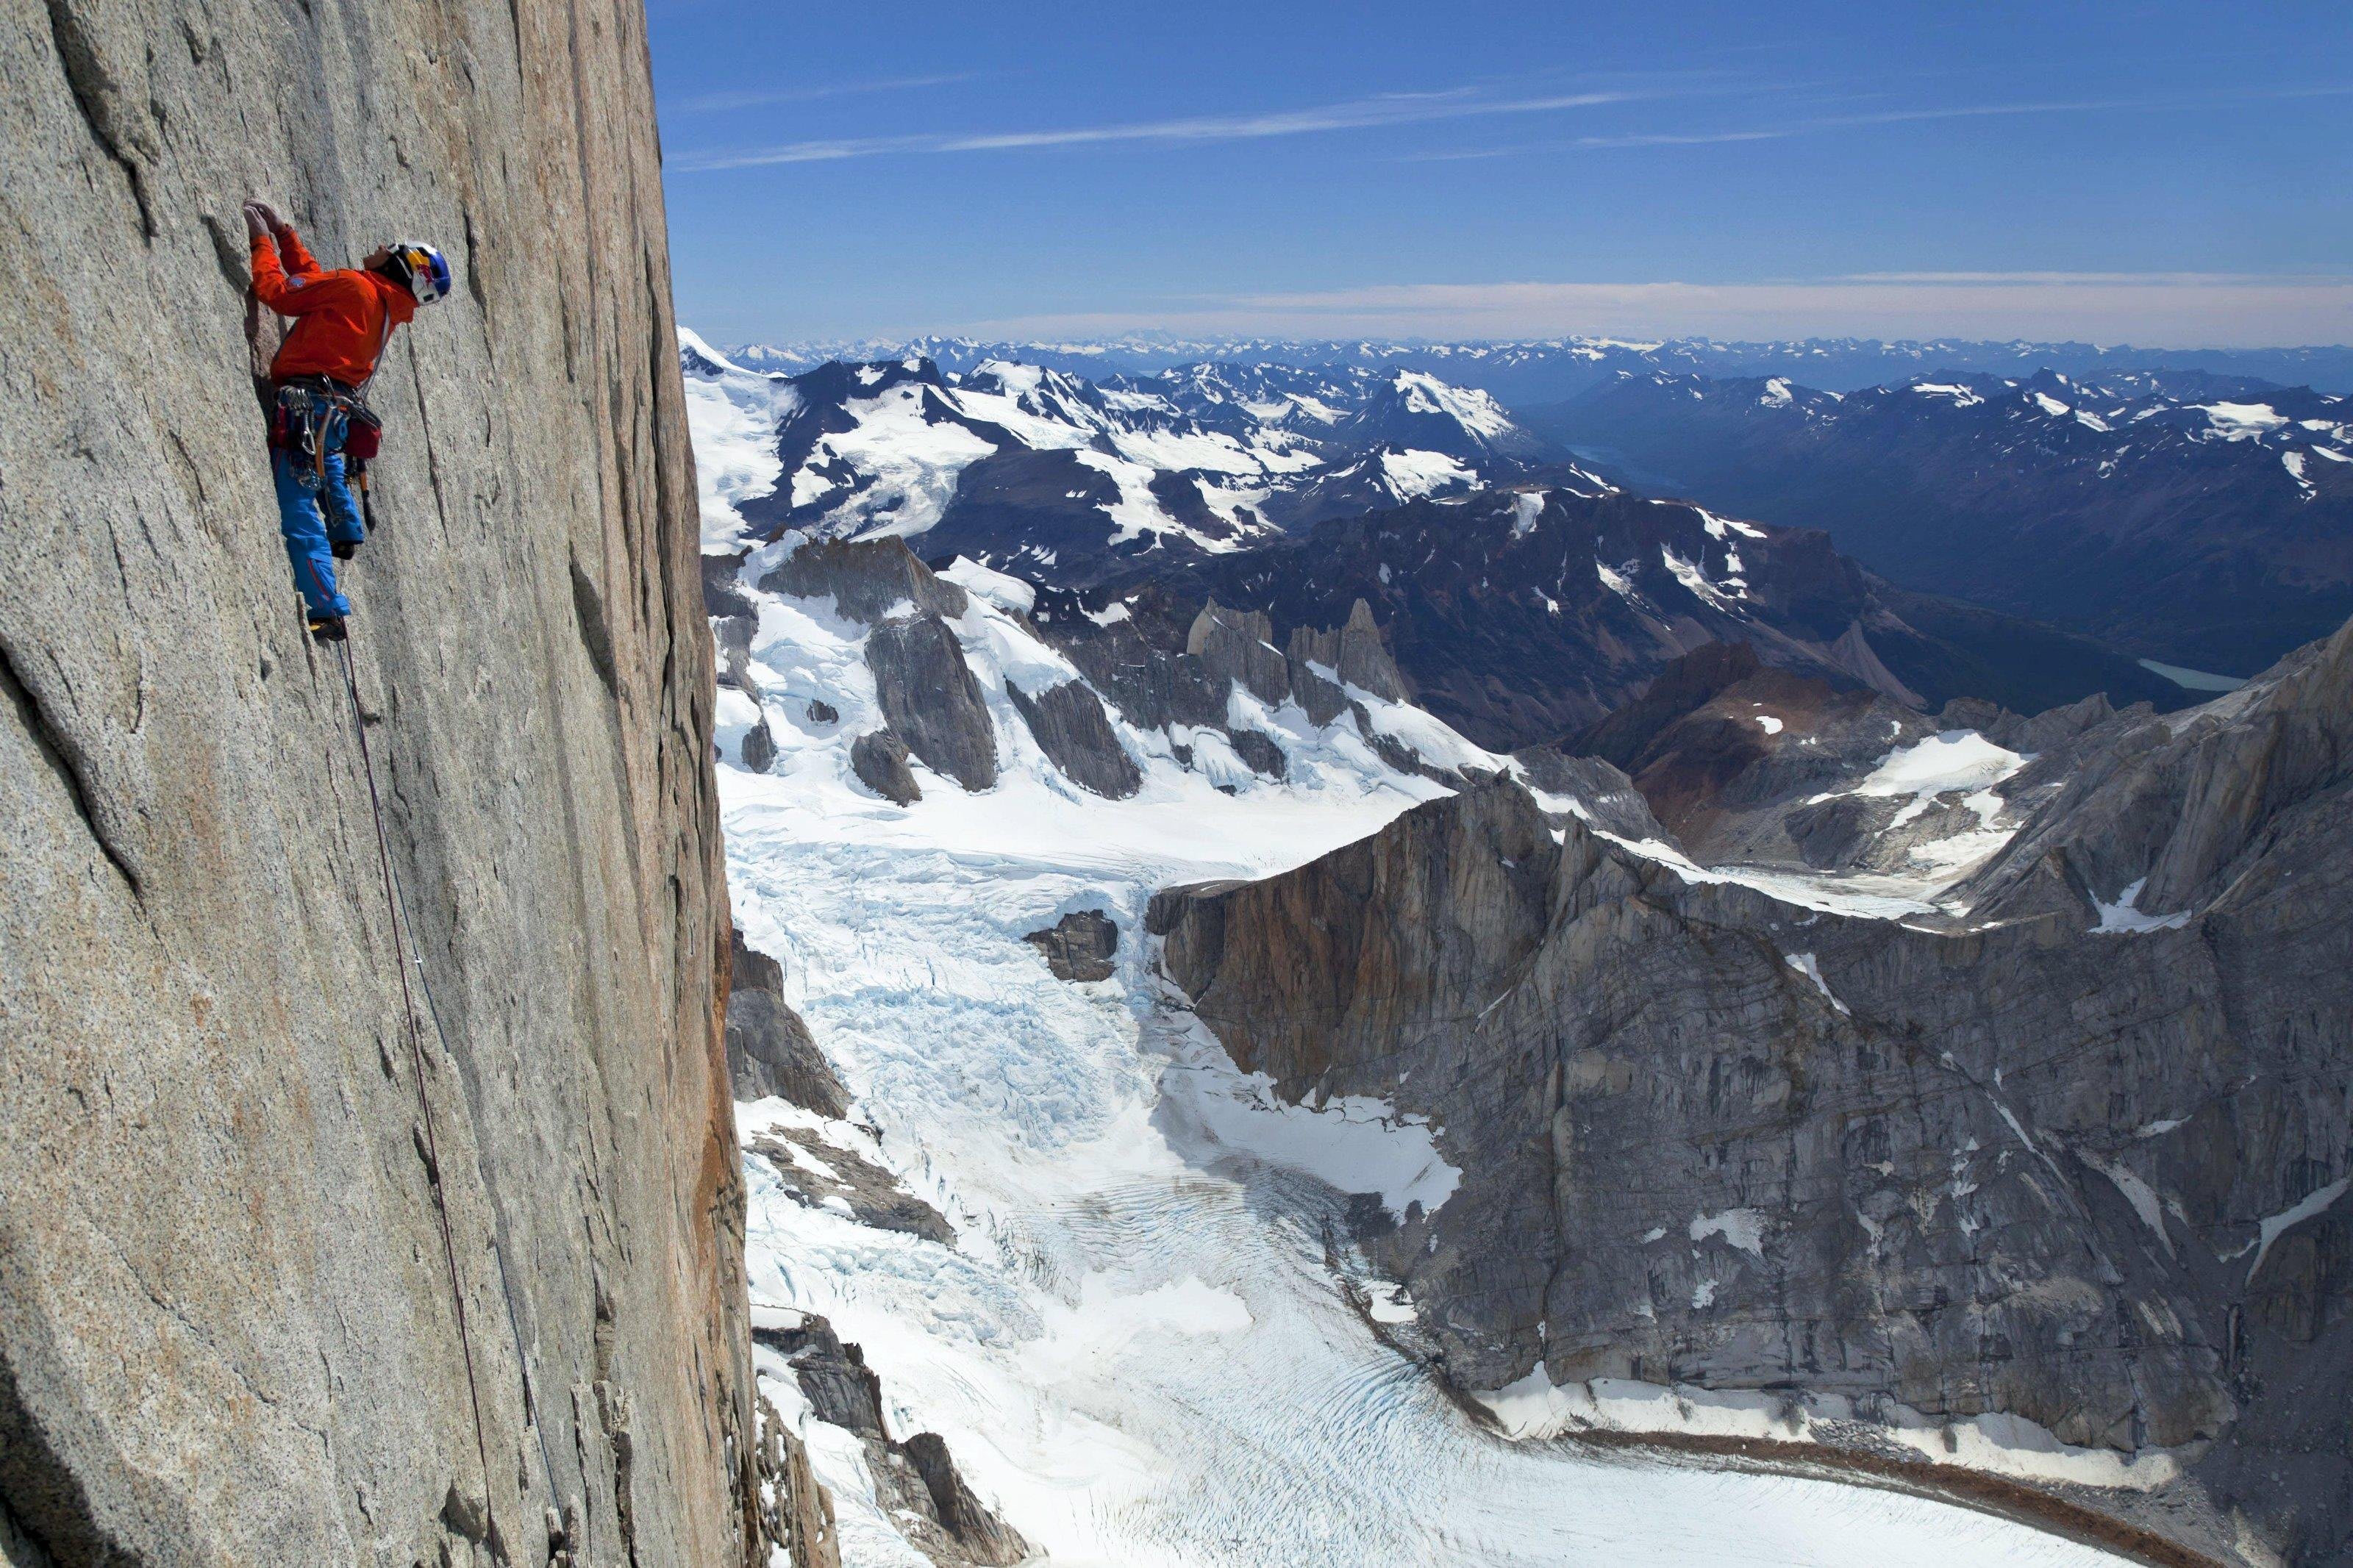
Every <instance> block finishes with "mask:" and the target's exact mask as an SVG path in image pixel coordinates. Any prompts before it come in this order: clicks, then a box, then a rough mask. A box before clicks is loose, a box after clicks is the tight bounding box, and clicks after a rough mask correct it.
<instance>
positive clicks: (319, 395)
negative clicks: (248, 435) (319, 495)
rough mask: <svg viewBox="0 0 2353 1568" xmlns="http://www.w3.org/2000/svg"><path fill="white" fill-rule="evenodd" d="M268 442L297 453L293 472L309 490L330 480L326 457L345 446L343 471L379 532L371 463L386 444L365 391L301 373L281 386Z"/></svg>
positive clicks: (365, 518)
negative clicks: (371, 496) (370, 485)
mask: <svg viewBox="0 0 2353 1568" xmlns="http://www.w3.org/2000/svg"><path fill="white" fill-rule="evenodd" d="M269 444H270V445H271V446H273V447H283V448H285V449H286V450H287V451H289V452H291V453H293V454H294V456H295V461H294V465H293V466H294V477H295V479H296V481H297V482H298V483H300V484H301V487H302V488H303V489H306V490H316V489H319V488H320V487H321V486H322V485H323V484H325V483H326V480H327V456H328V454H329V453H330V452H332V451H334V450H336V449H337V448H339V447H340V448H341V450H342V452H343V476H344V478H345V479H347V480H349V481H350V482H351V484H352V485H353V487H354V488H356V489H358V491H359V492H360V513H361V517H362V519H363V521H364V524H365V526H366V529H367V531H369V532H370V533H374V532H375V506H374V504H373V502H372V501H371V500H370V499H369V496H368V463H369V462H370V461H371V460H372V459H373V458H375V455H376V452H377V451H378V450H379V449H380V448H381V447H383V444H384V420H383V418H382V416H379V415H378V414H377V413H376V412H375V409H373V408H370V407H369V406H368V405H367V395H366V390H365V389H364V388H362V387H349V386H345V385H343V384H342V383H340V382H338V381H336V380H334V379H333V378H332V376H324V375H301V376H295V377H293V378H291V379H290V380H288V381H287V382H285V383H284V384H281V385H280V387H279V388H278V404H277V406H276V408H275V410H274V411H273V413H272V416H271V419H270V427H269Z"/></svg>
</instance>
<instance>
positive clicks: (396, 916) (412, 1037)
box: [336, 640, 546, 1519]
mask: <svg viewBox="0 0 2353 1568" xmlns="http://www.w3.org/2000/svg"><path fill="white" fill-rule="evenodd" d="M336 646H337V647H338V648H339V649H340V650H341V651H342V654H343V689H344V691H345V692H346V693H347V694H349V696H350V698H351V700H352V732H353V734H354V735H356V736H357V737H358V738H359V743H360V771H361V772H362V773H364V774H365V775H366V776H367V786H368V809H369V810H370V811H372V812H373V813H375V854H376V864H377V867H378V868H379V869H380V870H381V871H382V872H383V875H384V904H385V914H386V915H387V916H388V917H389V918H390V919H391V921H392V952H393V958H394V960H395V964H396V968H398V969H399V971H400V1006H401V1016H402V1018H403V1020H404V1022H405V1023H406V1026H407V1031H408V1055H409V1060H410V1061H411V1062H412V1063H413V1064H414V1068H415V1071H416V1074H417V1111H418V1113H419V1114H420V1116H421V1117H422V1118H423V1121H424V1131H425V1164H426V1171H425V1175H426V1180H427V1183H428V1184H430V1185H431V1187H432V1189H433V1214H434V1217H435V1219H436V1220H437V1221H438V1222H439V1226H440V1229H441V1257H442V1259H443V1260H444V1261H445V1262H446V1263H448V1266H449V1304H450V1306H451V1307H452V1308H454V1309H455V1310H456V1311H457V1317H458V1351H459V1354H460V1355H461V1356H462V1357H463V1358H464V1359H465V1363H466V1397H467V1399H468V1401H469V1402H470V1404H471V1405H472V1407H473V1412H474V1453H475V1457H476V1458H479V1459H480V1460H481V1463H482V1510H483V1517H484V1518H485V1519H488V1518H489V1517H490V1510H491V1490H492V1488H491V1445H490V1439H489V1438H488V1437H487V1436H485V1435H484V1431H483V1427H482V1389H481V1384H480V1381H479V1380H478V1379H477V1378H476V1376H475V1373H474V1342H473V1338H472V1336H471V1335H470V1333H469V1332H468V1331H467V1328H466V1290H465V1284H464V1281H463V1280H462V1279H460V1278H459V1273H458V1244H457V1242H456V1240H455V1239H454V1238H453V1237H451V1235H450V1233H449V1203H448V1197H447V1195H446V1194H444V1193H443V1192H442V1190H441V1149H440V1144H439V1142H438V1141H437V1140H436V1138H435V1137H434V1131H433V1100H432V1097H431V1096H429V1095H427V1093H426V1092H425V1041H424V1038H423V1036H422V1034H421V1033H420V1031H419V1030H418V1028H417V1002H416V998H415V997H414V996H412V995H411V994H409V989H408V959H407V951H406V946H407V945H413V944H406V945H405V944H404V943H403V942H402V939H401V927H402V923H403V922H402V921H401V917H400V900H399V898H398V896H397V895H396V893H395V892H394V891H393V877H392V846H391V842H390V840H389V839H388V838H387V837H385V829H384V799H383V797H382V796H381V795H378V794H377V793H376V787H375V758H374V757H373V756H371V755H370V754H369V752H368V739H367V724H366V722H365V721H364V720H363V719H362V718H361V716H360V681H359V675H358V673H357V671H355V670H354V669H353V666H352V645H351V643H350V642H349V641H348V640H345V641H343V642H341V643H338V644H337V645H336ZM411 934H412V935H413V934H414V933H413V932H412V933H411ZM418 962H419V963H422V962H423V960H422V958H421V957H420V959H419V960H418ZM437 1024H438V1020H437ZM540 1458H541V1460H542V1462H545V1459H546V1454H545V1452H544V1450H543V1451H542V1453H541V1456H540Z"/></svg>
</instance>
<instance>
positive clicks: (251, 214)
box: [245, 202, 276, 239]
mask: <svg viewBox="0 0 2353 1568" xmlns="http://www.w3.org/2000/svg"><path fill="white" fill-rule="evenodd" d="M275 227H276V226H275V225H273V224H272V223H271V222H270V221H269V208H268V207H266V206H263V205H261V204H260V203H259V202H248V203H246V204H245V233H246V237H247V238H248V239H266V238H268V237H269V234H270V233H271V231H272V230H273V229H274V228H275Z"/></svg>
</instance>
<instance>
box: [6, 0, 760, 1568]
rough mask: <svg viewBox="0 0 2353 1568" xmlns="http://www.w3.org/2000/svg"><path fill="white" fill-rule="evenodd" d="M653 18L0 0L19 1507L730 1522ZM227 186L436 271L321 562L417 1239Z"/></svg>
mask: <svg viewBox="0 0 2353 1568" xmlns="http://www.w3.org/2000/svg"><path fill="white" fill-rule="evenodd" d="M645 50H646V44H645V37H644V23H643V17H642V16H641V14H640V12H639V8H638V5H637V4H636V0H618V3H615V4H600V3H597V0H579V3H577V4H567V3H565V0H520V3H518V4H515V5H507V4H503V3H485V4H465V3H460V4H454V5H423V4H417V3H413V0H372V3H371V4H368V5H362V6H341V5H321V6H301V7H298V6H288V5H279V4H275V3H269V4H264V3H261V0H249V3H248V0H172V3H170V4H164V3H162V0H48V3H47V5H35V4H29V3H27V4H22V5H14V6H12V7H11V8H10V10H9V14H8V18H7V22H6V25H5V30H0V84H5V90H0V106H5V107H0V211H5V215H6V221H5V223H0V404H5V408H6V414H5V418H0V837H4V840H5V842H0V865H4V866H5V874H0V1072H5V1081H6V1083H7V1084H8V1086H9V1100H10V1104H9V1111H8V1114H7V1116H6V1117H5V1118H0V1515H4V1516H5V1518H0V1525H5V1529H0V1540H5V1541H7V1542H9V1546H8V1552H9V1553H10V1554H11V1561H15V1560H16V1559H17V1558H18V1557H20V1556H21V1557H24V1558H26V1559H29V1560H31V1561H35V1562H40V1561H55V1562H58V1563H91V1562H109V1563H127V1562H139V1563H151V1564H167V1563H327V1562H334V1563H400V1564H406V1563H412V1562H451V1561H456V1562H471V1561H485V1562H487V1561H492V1560H498V1561H513V1562H519V1563H541V1562H544V1561H548V1560H550V1553H549V1550H548V1548H547V1546H546V1544H545V1542H546V1541H547V1538H548V1530H547V1526H546V1523H545V1510H548V1509H549V1508H550V1507H554V1509H556V1510H559V1512H560V1514H561V1516H562V1517H563V1518H564V1519H565V1521H567V1522H568V1526H569V1530H568V1533H569V1536H570V1539H571V1543H572V1546H573V1547H574V1548H575V1551H576V1553H577V1561H579V1562H581V1563H588V1562H594V1563H600V1564H601V1563H618V1562H632V1563H638V1564H641V1565H647V1568H650V1565H652V1564H656V1563H681V1564H683V1563H693V1564H698V1565H700V1564H717V1563H731V1562H739V1561H743V1560H744V1559H745V1557H746V1555H747V1553H748V1552H749V1551H750V1548H749V1546H748V1544H747V1543H746V1542H745V1541H744V1532H745V1529H746V1520H747V1518H748V1511H747V1510H750V1509H751V1508H752V1506H753V1502H754V1499H753V1495H752V1494H753V1484H752V1482H753V1475H752V1471H753V1469H754V1460H755V1445H754V1440H753V1435H752V1432H751V1426H750V1423H751V1409H750V1403H749V1401H750V1394H749V1388H750V1378H749V1374H748V1366H747V1356H748V1349H747V1342H746V1337H745V1330H744V1311H743V1300H744V1287H743V1282H742V1279H741V1277H740V1271H741V1256H742V1254H741V1239H740V1226H741V1220H740V1210H741V1194H740V1190H739V1179H740V1178H739V1173H738V1168H737V1163H736V1154H735V1148H734V1139H733V1125H732V1121H731V1120H730V1117H729V1112H728V1100H727V1083H726V1072H725V1068H724V1063H723V1056H722V1052H721V1047H720V1033H719V1026H718V1017H717V1011H716V1006H715V1003H716V998H717V997H718V996H719V995H720V994H722V992H721V987H723V981H724V970H725V963H726V952H727V947H726V943H727V932H728V923H727V917H726V905H725V890H724V886H723V880H722V876H721V869H720V861H719V828H718V820H717V812H716V805H715V800H714V795H713V790H712V773H711V763H710V752H711V745H710V739H709V737H710V733H711V704H712V648H711V642H710V637H709V633H708V630H707V628H706V626H705V625H704V622H703V616H702V606H701V604H700V594H699V587H698V583H697V572H696V563H695V558H694V557H695V522H694V516H695V498H694V484H693V477H692V466H691V454H690V452H689V449H688V446H687V440H686V433H685V429H684V426H683V421H682V416H681V394H680V390H679V384H678V371H677V367H676V361H675V357H674V354H673V352H672V349H671V343H672V341H673V339H672V323H671V320H670V308H669V298H670V281H669V276H668V255H667V246H666V242H665V238H664V230H663V214H662V205H661V195H660V189H659V155H658V150H657V147H656V142H655V133H654V123H653V116H652V112H651V104H650V97H649V84H648V80H647V69H646V58H645ZM248 195H263V196H267V197H269V198H270V199H272V200H273V201H275V202H276V203H277V204H278V205H280V207H281V208H282V209H283V210H284V211H285V213H286V214H287V216H289V217H290V219H291V220H292V221H293V222H294V223H295V224H296V225H297V226H299V227H300V228H301V231H302V233H303V234H304V236H305V237H306V238H307V239H308V240H309V242H310V244H311V247H313V248H314V249H315V250H316V251H317V252H318V253H319V255H320V257H321V258H322V260H324V261H326V262H327V263H328V264H329V265H339V264H342V263H343V262H346V261H348V260H350V259H352V258H356V257H357V256H358V255H360V254H362V253H364V251H366V250H367V249H369V248H370V247H373V246H374V245H375V244H377V243H380V242H381V241H383V240H384V239H385V238H386V237H390V236H393V235H400V236H404V237H406V236H415V237H424V238H427V239H430V240H432V241H434V242H436V243H438V245H440V246H441V247H444V248H445V250H446V251H447V252H448V255H449V257H450V258H451V261H452V264H453V266H454V268H455V270H456V273H457V276H458V280H459V281H458V287H457V289H455V291H454V292H453V293H452V295H451V296H450V298H449V299H448V300H446V301H444V302H442V303H440V304H438V305H437V306H434V307H432V308H430V309H427V310H424V311H422V312H421V313H420V315H419V318H418V320H417V322H416V323H415V324H414V325H413V326H411V327H408V328H406V329H404V330H403V331H400V332H399V333H398V334H397V335H396V337H395V338H394V340H393V342H392V344H391V349H390V352H389V353H388V354H387V355H386V357H385V363H384V367H383V372H382V374H381V376H380V378H379V380H378V381H377V383H376V384H375V389H374V394H373V400H374V402H375V405H376V406H377V407H378V409H379V410H380V411H381V412H382V413H383V414H384V415H385V419H386V425H387V429H386V436H385V450H384V456H383V458H382V459H381V461H380V463H379V464H378V465H377V468H376V470H375V471H376V478H377V490H376V500H377V510H378V511H379V513H380V515H381V517H382V520H383V522H384V527H383V528H382V530H381V532H380V534H379V536H378V537H377V538H376V539H375V540H374V541H372V542H370V543H369V545H368V546H367V548H366V550H365V551H364V552H363V554H362V555H361V557H360V559H359V561H358V562H357V563H355V565H354V566H353V569H352V571H351V572H350V574H349V578H348V583H347V586H348V588H349V591H350V592H351V594H352V596H353V599H354V601H355V603H356V605H357V609H356V613H355V615H354V616H353V623H352V624H353V642H352V644H351V649H352V654H353V658H354V660H355V661H356V666H357V672H358V689H359V695H360V701H361V703H362V705H363V706H364V709H365V711H366V724H367V734H368V738H369V743H370V744H371V746H372V747H373V748H374V751H375V768H376V778H377V784H378V786H379V788H380V789H381V791H382V796H383V811H384V823H385V832H386V835H387V837H388V842H389V850H390V860H391V868H392V870H393V872H394V873H395V875H396V877H397V879H398V883H399V886H400V887H401V889H403V890H404V891H405V894H406V900H407V906H408V916H409V918H410V919H411V920H412V921H413V925H414V940H415V943H416V950H417V951H416V958H417V964H416V967H415V969H414V971H413V979H414V981H415V982H416V983H417V984H418V986H419V987H420V990H419V994H418V997H417V1006H418V1009H419V1016H420V1017H421V1018H422V1019H423V1035H422V1046H423V1060H424V1072H423V1075H422V1077H423V1083H422V1094H423V1095H424V1097H425V1098H426V1100H427V1102H429V1104H430V1107H431V1120H432V1126H433V1132H434V1135H435V1142H436V1144H437V1147H438V1167H439V1170H438V1174H439V1180H440V1187H441V1191H442V1192H443V1194H445V1196H446V1204H447V1212H448V1226H449V1230H450V1244H449V1247H448V1254H449V1257H445V1253H444V1248H443V1243H442V1239H441V1237H440V1233H439V1222H438V1216H437V1212H436V1207H437V1205H436V1204H435V1201H434V1197H433V1188H432V1185H431V1184H430V1182H429V1180H428V1171H427V1164H426V1162H425V1161H424V1159H423V1158H422V1157H421V1156H420V1147H421V1136H420V1135H421V1133H422V1131H423V1118H422V1116H421V1114H420V1109H419V1095H420V1085H419V1082H418V1074H417V1068H416V1066H415V1064H414V1062H413V1060H412V1057H411V1049H410V1043H409V1038H408V1036H407V1034H406V1021H405V1018H404V1014H403V1005H402V989H401V986H400V984H399V979H400V975H399V968H398V965H397V964H396V960H395V945H394V944H395V934H394V922H393V917H392V915H391V913H390V912H389V910H388V900H387V898H386V892H385V886H384V883H383V880H382V879H381V877H380V873H379V870H378V865H377V845H376V839H375V826H374V823H373V819H372V816H371V813H370V807H369V789H368V785H367V783H366V781H365V780H364V777H363V775H362V773H361V772H360V768H359V762H358V757H357V754H356V751H355V745H354V738H353V718H352V712H351V710H350V708H349V707H348V706H347V702H348V700H347V698H346V695H345V691H344V685H343V681H344V677H343V669H342V667H341V666H340V664H339V663H338V661H337V660H336V658H334V657H333V655H332V653H331V652H329V651H327V650H322V649H319V648H315V647H312V646H311V645H310V644H309V643H308V642H307V641H306V640H304V638H303V637H301V631H300V626H299V623H298V611H297V604H296V600H295V598H294V595H293V592H292V589H291V586H290V583H289V580H288V574H287V567H286V562H285V558H284V555H283V553H282V552H281V550H280V544H279V541H278V537H277V530H276V524H275V510H274V508H273V506H272V503H271V499H270V487H269V472H268V468H267V464H266V458H265V454H264V451H263V448H262V428H261V423H260V419H259V415H258V412H257V408H256V405H255V401H254V397H253V395H252V392H251V390H250V387H249V385H248V381H247V363H248V344H247V342H246V338H245V304H244V298H243V285H244V266H245V262H244V252H245V242H244V236H243V231H242V226H241V225H240V223H239V220H238V215H237V205H238V203H239V202H240V201H241V200H242V199H243V198H245V197H246V196H248ZM428 1006H429V1011H427V1008H428ZM450 1257H454V1262H455V1274H456V1284H455V1290H454V1294H453V1287H452V1280H451V1277H450V1276H451V1269H450V1267H449V1258H450ZM459 1303H462V1307H463V1321H464V1331H463V1333H462V1334H461V1333H460V1331H459V1322H458V1306H459ZM469 1363H470V1364H469ZM470 1373H471V1376H470V1375H469V1374H470ZM478 1411H479V1414H478ZM478 1421H479V1429H480V1436H479V1439H478V1436H477V1427H478ZM485 1460H487V1464H486V1463H485ZM486 1470H487V1474H485V1471H486ZM486 1505H487V1506H486ZM445 1552H447V1553H448V1555H446V1556H445V1555H444V1553H445Z"/></svg>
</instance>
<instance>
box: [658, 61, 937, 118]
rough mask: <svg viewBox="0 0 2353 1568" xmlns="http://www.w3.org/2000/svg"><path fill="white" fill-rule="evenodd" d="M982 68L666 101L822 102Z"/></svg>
mask: <svg viewBox="0 0 2353 1568" xmlns="http://www.w3.org/2000/svg"><path fill="white" fill-rule="evenodd" d="M982 74H983V73H982V72H979V71H950V72H947V73H945V74H943V75H939V76H897V77H884V78H881V79H876V80H872V81H836V82H821V83H818V84H815V85H812V86H807V87H775V88H747V89H744V90H742V91H740V92H706V93H700V94H697V95H696V96H695V97H692V98H682V99H679V100H676V101H674V102H666V103H664V104H663V105H662V108H663V109H664V110H669V111H670V112H671V113H675V114H716V113H720V112H723V111H724V110H735V109H765V108H767V107H769V106H770V105H774V104H782V103H818V102H822V101H823V100H826V99H828V98H856V97H859V96H861V95H863V94H866V93H871V92H911V91H913V90H915V89H919V88H926V87H945V86H947V85H948V84H950V83H951V82H959V81H973V80H976V79H978V78H979V77H980V76H981V75H982Z"/></svg>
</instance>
